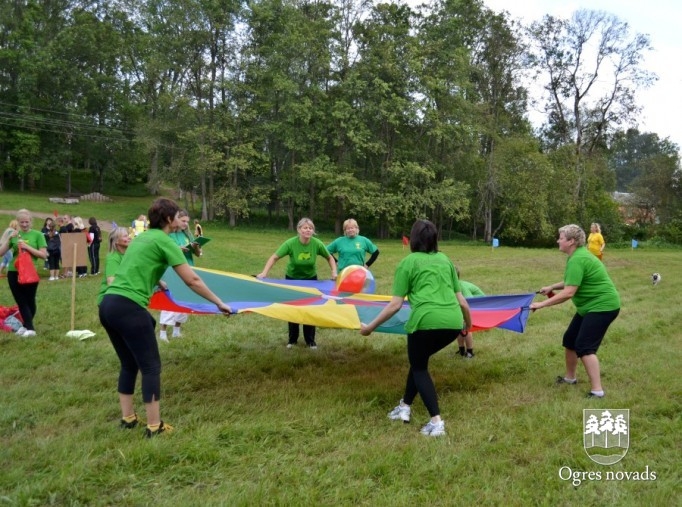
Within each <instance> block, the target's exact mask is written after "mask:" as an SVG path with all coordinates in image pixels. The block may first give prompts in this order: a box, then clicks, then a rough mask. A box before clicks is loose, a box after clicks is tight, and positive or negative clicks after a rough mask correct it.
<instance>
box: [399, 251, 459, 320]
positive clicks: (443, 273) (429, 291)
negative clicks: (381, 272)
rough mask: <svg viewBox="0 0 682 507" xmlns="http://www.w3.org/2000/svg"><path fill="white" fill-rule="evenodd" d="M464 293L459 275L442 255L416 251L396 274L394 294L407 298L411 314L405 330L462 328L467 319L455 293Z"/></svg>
mask: <svg viewBox="0 0 682 507" xmlns="http://www.w3.org/2000/svg"><path fill="white" fill-rule="evenodd" d="M457 292H461V289H460V285H459V280H458V279H457V272H456V271H455V266H453V264H452V262H451V261H450V259H449V258H448V257H447V255H445V254H443V253H441V252H434V253H422V252H414V253H411V254H410V255H408V256H407V257H405V258H404V259H403V260H402V261H400V264H398V268H397V269H396V272H395V278H394V279H393V295H394V296H399V297H405V296H407V298H408V300H409V302H410V307H411V312H410V317H409V319H408V321H407V324H405V330H406V331H407V332H408V333H413V332H415V331H418V330H420V331H421V330H427V329H462V327H463V324H464V317H463V315H462V309H461V308H460V306H459V301H458V300H457V296H456V293H457Z"/></svg>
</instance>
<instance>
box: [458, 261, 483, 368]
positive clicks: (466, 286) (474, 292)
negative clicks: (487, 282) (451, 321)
mask: <svg viewBox="0 0 682 507" xmlns="http://www.w3.org/2000/svg"><path fill="white" fill-rule="evenodd" d="M455 270H457V278H459V287H460V289H461V291H462V296H464V297H465V298H471V297H478V296H485V294H484V293H483V291H482V290H481V289H479V288H478V287H477V286H476V285H474V284H473V283H471V282H466V281H464V280H462V279H461V278H460V274H459V268H458V267H457V266H455ZM472 334H473V333H472V332H471V331H467V333H466V334H462V333H460V334H459V335H458V336H457V346H458V347H459V355H460V356H462V357H464V358H466V359H471V358H473V357H474V338H473V336H472Z"/></svg>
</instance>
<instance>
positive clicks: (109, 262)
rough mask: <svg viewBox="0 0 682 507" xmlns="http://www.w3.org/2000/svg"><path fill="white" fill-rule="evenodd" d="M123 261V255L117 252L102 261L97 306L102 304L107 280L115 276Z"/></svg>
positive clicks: (110, 253) (109, 254) (107, 285)
mask: <svg viewBox="0 0 682 507" xmlns="http://www.w3.org/2000/svg"><path fill="white" fill-rule="evenodd" d="M122 260H123V254H122V253H121V252H119V251H118V250H114V251H113V252H109V253H108V254H107V257H106V259H105V260H104V276H103V277H102V284H101V285H100V288H99V294H98V295H97V306H99V304H100V303H101V302H102V298H103V297H104V293H105V292H106V291H107V287H109V284H108V283H107V278H111V277H112V276H114V275H116V270H117V269H118V267H119V266H120V265H121V261H122Z"/></svg>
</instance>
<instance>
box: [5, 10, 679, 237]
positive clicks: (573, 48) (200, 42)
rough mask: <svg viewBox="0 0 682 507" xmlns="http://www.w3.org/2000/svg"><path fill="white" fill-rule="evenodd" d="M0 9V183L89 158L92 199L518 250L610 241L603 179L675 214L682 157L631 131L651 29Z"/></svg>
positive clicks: (591, 15)
mask: <svg viewBox="0 0 682 507" xmlns="http://www.w3.org/2000/svg"><path fill="white" fill-rule="evenodd" d="M0 20H1V24H0V184H1V185H2V186H3V187H4V186H6V185H7V184H15V185H17V186H18V188H20V189H21V190H31V189H33V188H36V186H39V185H40V182H41V181H42V180H43V179H44V178H45V177H46V176H47V175H50V174H52V175H54V174H58V175H59V176H60V178H62V180H63V181H64V191H65V192H67V193H71V192H72V190H73V189H72V183H71V175H72V173H73V171H83V170H86V171H89V172H90V173H91V174H92V181H93V184H92V188H89V189H87V191H100V192H106V185H107V184H108V182H117V183H123V184H125V183H133V182H137V181H144V182H145V184H146V185H147V188H148V189H149V191H150V192H151V193H156V192H158V191H159V188H160V185H161V184H165V183H169V184H172V185H173V186H174V187H175V188H177V189H179V190H182V191H186V192H190V193H191V194H192V195H196V196H198V199H199V204H200V207H201V210H202V212H201V213H202V218H203V219H218V218H222V219H224V220H226V221H228V222H229V224H230V225H237V224H239V223H240V222H243V221H245V220H248V219H249V217H250V216H251V215H254V214H263V215H264V216H270V217H272V216H286V217H287V221H288V224H289V227H290V228H293V226H294V225H295V223H296V221H297V220H298V218H299V217H300V216H303V215H306V216H311V217H313V218H315V219H316V220H318V221H319V220H322V221H325V222H327V223H330V224H334V226H335V229H336V231H337V232H339V231H340V228H341V223H342V222H343V220H344V219H345V218H347V217H349V216H353V217H356V218H357V219H358V220H360V222H361V223H362V224H363V229H364V230H365V231H368V232H369V231H372V233H373V234H374V235H376V236H377V237H380V238H385V237H392V236H396V235H399V234H402V233H403V232H404V231H405V230H406V229H409V225H410V224H411V223H412V222H413V221H414V219H415V218H417V217H426V218H429V219H431V220H433V221H434V222H435V223H437V224H438V225H439V227H441V229H442V233H443V234H444V235H449V234H452V233H463V234H466V235H468V236H470V237H472V238H474V239H482V240H485V241H490V240H491V238H492V237H493V236H495V237H500V238H503V239H504V240H505V241H506V242H508V243H514V244H546V243H548V242H551V241H553V238H554V237H555V235H556V228H557V226H559V225H563V224H565V223H571V222H575V223H580V224H582V225H584V226H587V225H589V223H590V222H592V221H598V222H600V223H602V224H603V226H604V227H605V228H606V229H607V230H609V228H610V229H611V231H612V232H613V234H616V233H618V231H622V219H621V218H620V217H619V216H618V209H617V204H616V203H615V202H614V201H613V199H612V198H611V192H612V191H614V190H620V191H632V192H636V195H637V199H639V200H640V201H641V202H642V203H643V205H646V206H650V207H651V208H652V209H655V210H656V212H657V216H659V217H660V219H661V220H663V221H664V222H665V223H672V222H674V221H676V220H679V221H680V223H682V220H681V219H682V216H681V214H680V206H679V203H680V188H679V152H678V151H679V148H678V147H677V146H676V145H674V144H673V143H671V142H670V141H669V140H667V139H659V138H658V136H657V135H656V134H654V133H640V132H639V131H638V130H637V129H636V119H637V115H638V113H639V112H640V108H639V107H638V105H637V102H636V92H637V91H638V90H640V89H642V88H644V87H647V86H649V85H651V83H652V82H653V81H654V80H655V79H656V76H654V75H652V74H651V73H649V72H647V71H646V70H645V69H643V68H642V65H641V63H642V59H643V57H644V55H645V54H646V52H648V51H650V50H651V45H650V41H649V38H648V36H646V35H642V34H631V33H630V30H629V27H628V25H627V24H626V23H624V22H623V21H621V20H619V19H618V18H617V17H615V16H613V15H611V14H608V13H604V12H598V11H588V10H581V11H577V12H575V13H574V14H573V16H572V17H571V18H569V19H560V18H555V17H552V16H545V17H544V18H543V19H542V20H539V21H536V22H533V23H531V24H530V25H528V26H524V25H521V24H519V23H517V22H515V21H514V20H512V19H511V18H510V17H509V15H508V14H507V13H505V12H502V13H496V12H493V11H491V10H489V9H487V8H486V7H485V6H484V5H483V3H482V2H481V1H478V0H459V1H453V0H436V1H434V2H431V3H430V4H429V5H424V6H421V7H411V6H409V5H407V4H405V3H401V2H394V3H374V2H372V1H369V0H328V1H318V0H172V1H171V0H144V1H143V0H111V1H108V2H96V1H93V0H40V1H38V0H17V1H13V2H4V3H3V4H2V5H1V6H0ZM529 83H532V84H529ZM531 110H532V111H541V114H542V117H543V122H542V124H541V126H540V127H537V126H534V125H532V124H531V123H530V122H529V120H528V113H529V111H531ZM680 230H682V227H680Z"/></svg>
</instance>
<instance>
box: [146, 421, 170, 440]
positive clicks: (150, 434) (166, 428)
mask: <svg viewBox="0 0 682 507" xmlns="http://www.w3.org/2000/svg"><path fill="white" fill-rule="evenodd" d="M172 431H173V426H171V425H170V424H165V423H164V422H163V421H161V424H160V425H159V429H157V430H156V431H152V430H151V429H149V426H147V427H146V428H145V429H144V436H145V438H152V437H155V436H157V435H159V434H160V433H164V432H168V433H170V432H172Z"/></svg>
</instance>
